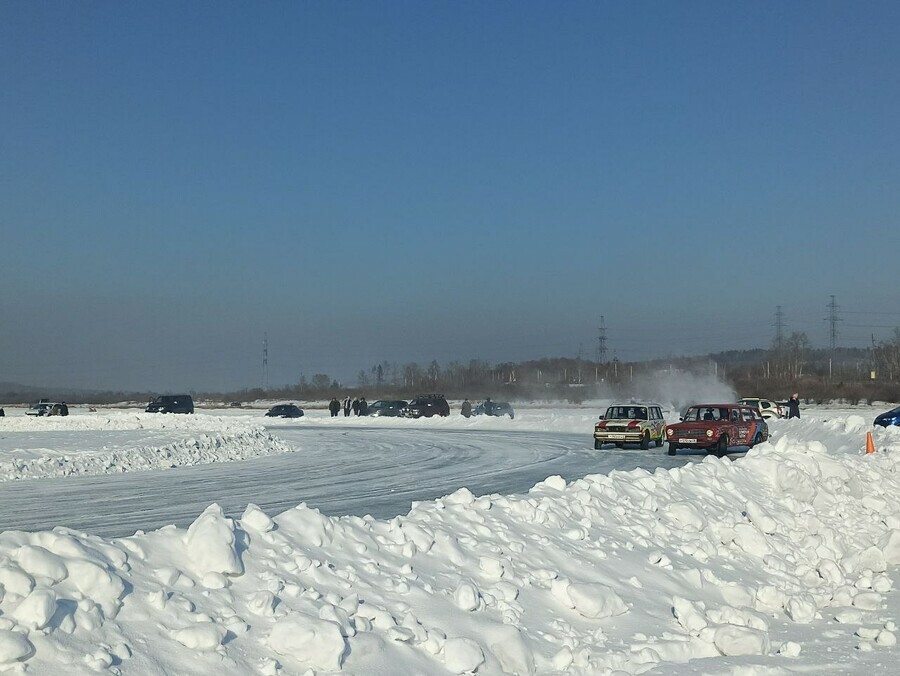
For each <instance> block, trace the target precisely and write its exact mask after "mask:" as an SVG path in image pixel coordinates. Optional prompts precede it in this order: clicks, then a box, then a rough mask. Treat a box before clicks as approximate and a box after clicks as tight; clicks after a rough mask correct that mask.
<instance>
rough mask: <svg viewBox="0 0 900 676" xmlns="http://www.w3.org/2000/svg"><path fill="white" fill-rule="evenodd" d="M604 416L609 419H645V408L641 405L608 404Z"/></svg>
mask: <svg viewBox="0 0 900 676" xmlns="http://www.w3.org/2000/svg"><path fill="white" fill-rule="evenodd" d="M604 417H605V418H608V419H610V420H616V419H627V420H646V419H647V409H646V408H645V407H643V406H610V407H609V408H608V409H606V415H605V416H604Z"/></svg>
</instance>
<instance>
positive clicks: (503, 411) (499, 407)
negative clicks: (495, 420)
mask: <svg viewBox="0 0 900 676" xmlns="http://www.w3.org/2000/svg"><path fill="white" fill-rule="evenodd" d="M486 403H487V402H482V403H480V404H478V406H476V407H475V410H474V411H472V415H496V416H503V415H508V416H509V417H510V419H512V418H515V417H516V412H515V411H513V407H512V405H511V404H510V403H509V402H507V401H492V402H491V406H490V410H489V411H486V410H485V404H486Z"/></svg>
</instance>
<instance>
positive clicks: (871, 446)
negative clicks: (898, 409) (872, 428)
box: [866, 432, 875, 454]
mask: <svg viewBox="0 0 900 676" xmlns="http://www.w3.org/2000/svg"><path fill="white" fill-rule="evenodd" d="M874 452H875V442H873V441H872V433H871V432H866V453H867V454H868V453H874Z"/></svg>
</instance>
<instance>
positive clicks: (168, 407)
mask: <svg viewBox="0 0 900 676" xmlns="http://www.w3.org/2000/svg"><path fill="white" fill-rule="evenodd" d="M144 410H145V411H146V412H147V413H193V412H194V400H193V399H191V395H189V394H164V395H162V396H161V397H157V398H156V399H154V400H153V401H151V402H150V403H149V404H147V408H145V409H144Z"/></svg>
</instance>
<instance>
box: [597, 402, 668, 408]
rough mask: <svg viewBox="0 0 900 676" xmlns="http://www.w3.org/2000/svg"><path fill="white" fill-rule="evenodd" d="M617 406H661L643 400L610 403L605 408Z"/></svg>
mask: <svg viewBox="0 0 900 676" xmlns="http://www.w3.org/2000/svg"><path fill="white" fill-rule="evenodd" d="M618 406H623V407H626V408H627V407H629V406H656V407H658V408H662V406H660V405H659V404H650V403H645V402H643V401H632V402H629V403H627V404H619V403H616V404H610V405H609V406H607V408H613V407H618Z"/></svg>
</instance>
